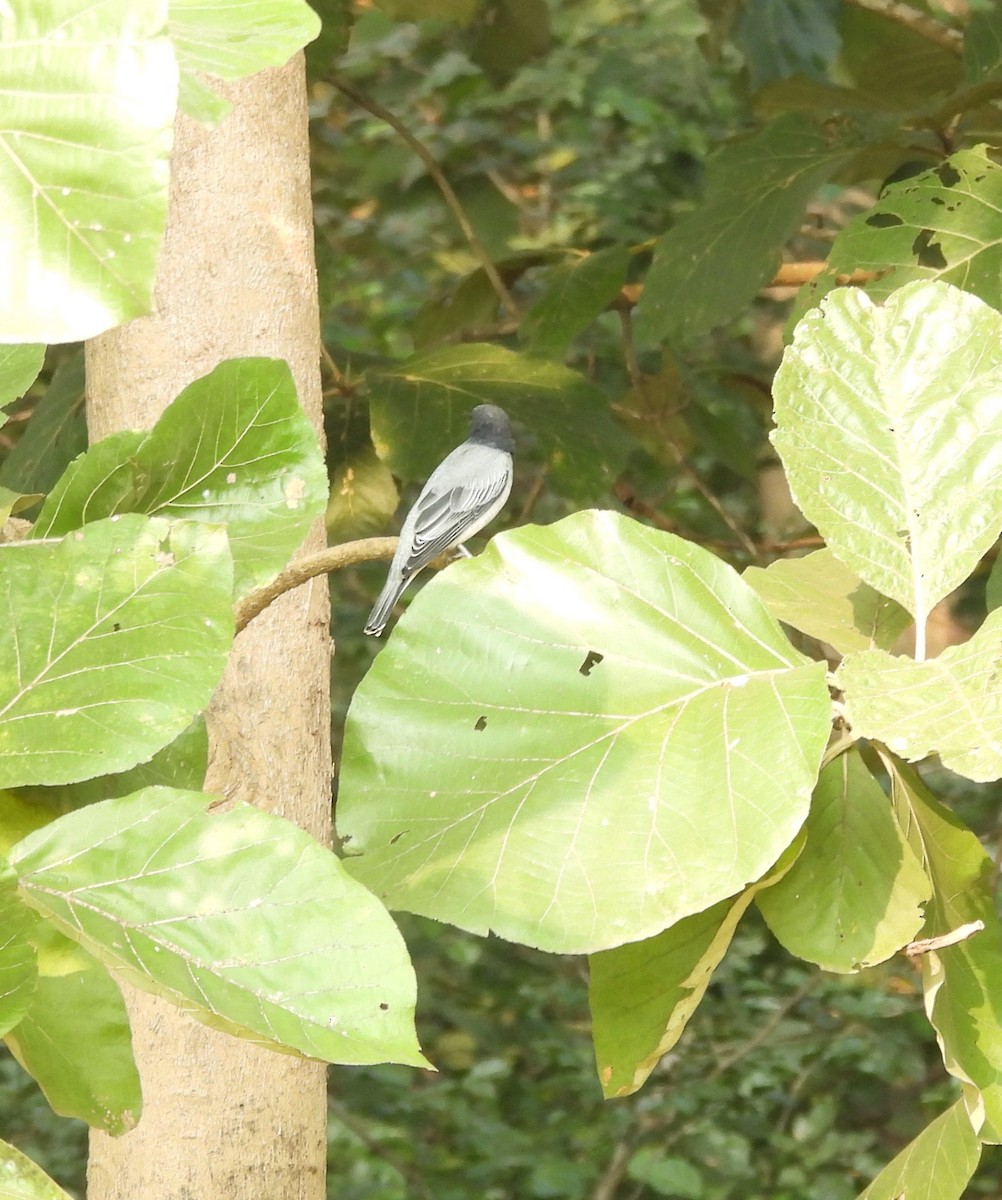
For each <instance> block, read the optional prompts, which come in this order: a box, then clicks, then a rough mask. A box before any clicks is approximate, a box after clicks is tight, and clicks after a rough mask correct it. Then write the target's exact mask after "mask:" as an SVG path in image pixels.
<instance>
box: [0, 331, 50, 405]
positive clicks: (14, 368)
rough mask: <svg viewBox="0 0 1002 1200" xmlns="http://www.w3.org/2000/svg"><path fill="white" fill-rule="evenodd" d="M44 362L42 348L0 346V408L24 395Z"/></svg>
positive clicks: (43, 350)
mask: <svg viewBox="0 0 1002 1200" xmlns="http://www.w3.org/2000/svg"><path fill="white" fill-rule="evenodd" d="M44 361H45V347H44V346H31V345H26V346H25V345H22V346H0V408H6V406H7V405H8V404H10V402H11V401H12V400H17V399H18V398H19V397H21V396H23V395H24V393H25V392H26V391H27V390H28V388H30V387H31V385H32V384H33V383H34V382H35V380H36V379H37V378H38V372H39V371H40V370H41V369H42V363H43V362H44Z"/></svg>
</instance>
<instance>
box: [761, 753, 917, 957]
mask: <svg viewBox="0 0 1002 1200" xmlns="http://www.w3.org/2000/svg"><path fill="white" fill-rule="evenodd" d="M805 829H806V832H807V841H806V844H805V846H804V849H803V852H802V853H801V855H800V857H799V858H798V859H797V861H796V862H795V863H794V864H793V866H792V867H791V869H790V870H789V872H788V873H787V874H786V875H784V876H783V878H782V879H781V880H779V882H778V883H776V884H774V885H773V886H772V887H769V888H767V889H766V890H765V891H763V892H762V893H761V894H760V895H759V897H758V906H759V908H760V909H761V910H762V914H763V916H764V917H765V919H766V921H767V922H768V923H769V928H770V929H771V930H772V932H773V933H774V934H775V935H776V937H777V938H778V940H779V941H780V942H782V944H783V945H784V946H785V947H786V949H787V950H789V952H790V953H791V954H795V955H797V957H798V958H804V959H807V960H808V961H809V962H814V963H817V964H818V965H819V966H821V967H823V968H824V969H825V970H826V971H841V972H845V973H848V972H853V971H858V970H859V968H860V967H868V966H872V965H873V964H874V963H879V962H883V961H884V960H885V959H888V958H890V957H891V955H892V954H896V953H897V952H898V950H900V949H901V947H902V946H904V945H906V944H907V943H908V942H910V941H911V940H912V938H913V937H914V936H915V934H916V933H917V932H918V930H919V929H920V928H921V926H922V922H923V921H924V919H925V915H924V913H923V906H924V904H925V902H926V901H927V900H928V899H929V896H930V895H931V894H932V887H931V885H930V883H929V880H928V878H927V877H926V875H925V872H924V871H923V869H922V864H921V863H920V862H919V860H918V859H917V858H916V856H915V852H914V851H913V850H912V848H911V846H909V844H908V842H907V840H906V839H905V837H904V834H903V833H902V832H901V829H900V827H899V825H898V823H897V821H896V820H895V818H894V815H893V813H892V812H891V807H890V804H889V802H888V800H887V797H886V796H885V795H884V792H883V791H882V790H881V787H880V785H879V784H878V783H877V781H876V780H875V779H874V778H873V776H872V775H871V774H870V772H869V771H868V770H867V769H866V767H865V766H864V765H863V761H862V759H861V758H860V757H859V754H858V753H857V752H856V751H855V750H850V751H849V752H848V753H847V754H843V755H840V756H839V757H838V758H837V759H836V760H835V761H834V762H833V763H829V765H828V766H827V767H826V768H825V769H824V770H823V771H822V772H821V776H820V778H819V779H818V785H817V787H816V788H815V789H814V797H813V799H812V801H811V812H810V815H809V816H808V818H807V824H806V826H805Z"/></svg>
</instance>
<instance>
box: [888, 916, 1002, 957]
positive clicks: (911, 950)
mask: <svg viewBox="0 0 1002 1200" xmlns="http://www.w3.org/2000/svg"><path fill="white" fill-rule="evenodd" d="M984 927H985V923H984V921H969V922H968V923H967V924H966V925H960V926H958V928H956V929H951V930H950V932H949V933H941V934H940V935H939V937H931V938H919V940H918V941H917V942H909V943H908V945H907V946H905V954H907V955H908V957H909V958H916V957H918V955H920V954H928V953H929V952H930V951H931V950H942V949H943V947H944V946H956V945H957V943H958V942H966V941H967V939H968V938H971V937H974V935H975V934H976V933H980V932H981V931H982V929H984Z"/></svg>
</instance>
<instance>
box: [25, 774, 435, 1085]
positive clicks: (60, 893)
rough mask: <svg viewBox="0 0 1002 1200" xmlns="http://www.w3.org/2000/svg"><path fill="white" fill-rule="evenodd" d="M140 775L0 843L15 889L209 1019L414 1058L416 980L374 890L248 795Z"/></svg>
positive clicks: (315, 1050)
mask: <svg viewBox="0 0 1002 1200" xmlns="http://www.w3.org/2000/svg"><path fill="white" fill-rule="evenodd" d="M213 799H214V798H213V797H212V796H208V795H205V794H203V793H201V792H183V791H177V790H174V789H171V788H147V789H145V790H144V791H142V792H137V793H135V794H134V795H132V796H126V797H123V798H121V799H117V800H106V801H103V802H102V803H100V804H92V805H90V806H89V807H88V808H86V809H81V810H79V811H78V812H74V813H70V814H69V815H68V816H65V817H62V818H61V819H60V820H58V821H55V822H53V823H52V824H51V825H46V826H45V828H44V829H40V830H39V831H38V832H37V833H34V834H30V835H29V836H28V837H27V838H25V839H24V841H22V842H20V843H19V844H18V845H17V847H16V848H15V850H14V852H13V855H12V862H13V864H14V867H15V870H16V871H17V872H18V876H19V882H20V888H21V893H22V895H23V896H24V898H25V899H26V900H27V902H28V903H29V904H30V905H31V906H32V907H33V908H36V909H38V911H39V912H41V913H42V914H43V915H44V916H46V917H47V918H48V919H49V920H51V921H53V922H54V923H55V924H56V926H57V927H58V928H59V929H61V930H62V931H63V932H64V933H65V934H66V935H67V936H69V937H71V938H73V939H74V941H77V942H79V943H80V944H81V945H82V946H84V947H85V948H86V949H87V950H89V951H90V952H91V953H92V954H94V955H95V956H96V957H97V958H99V959H100V960H101V961H102V962H103V963H105V964H106V965H107V966H109V967H114V968H115V969H116V970H117V971H118V972H119V973H120V974H121V975H122V977H123V978H125V979H127V980H128V981H129V982H130V983H133V984H134V985H135V986H137V987H140V988H143V989H145V990H146V991H150V992H154V993H156V994H158V995H161V996H164V997H166V998H167V999H168V1000H171V1001H172V1002H173V1003H175V1004H178V1005H180V1006H181V1007H182V1008H184V1009H186V1010H187V1011H189V1012H190V1013H191V1014H192V1015H193V1016H195V1017H196V1018H197V1019H198V1020H200V1021H202V1022H204V1023H205V1024H207V1025H210V1026H213V1027H214V1028H220V1029H225V1030H226V1031H228V1032H230V1033H237V1034H240V1035H242V1036H244V1037H250V1038H252V1039H253V1040H255V1041H259V1042H262V1043H264V1044H266V1045H269V1046H273V1047H274V1046H281V1047H287V1048H290V1049H293V1050H297V1051H299V1052H300V1053H302V1054H306V1055H310V1056H311V1057H315V1058H320V1059H326V1060H329V1061H331V1062H341V1063H373V1062H386V1061H390V1060H392V1061H395V1062H403V1063H410V1064H412V1065H426V1064H425V1063H424V1059H423V1058H422V1057H421V1054H420V1052H419V1050H418V1046H417V1041H416V1036H415V1033H414V1024H413V1022H414V1002H415V994H416V983H415V979H414V972H413V970H412V969H411V965H410V960H409V959H408V957H407V950H406V947H405V946H404V943H403V939H402V938H401V936H400V934H399V933H398V931H397V928H396V926H395V925H394V924H393V922H392V920H391V919H390V917H389V915H388V914H387V912H386V910H385V909H384V908H383V906H382V905H381V904H380V903H379V902H378V901H377V900H376V899H375V898H374V897H373V896H372V895H371V894H370V893H369V892H367V891H366V890H365V888H364V887H362V886H361V884H359V883H357V882H356V881H355V880H354V879H352V878H351V876H349V875H348V873H347V872H346V871H345V870H344V868H343V866H342V864H341V863H340V862H339V861H338V859H336V858H335V857H334V855H333V854H331V853H330V851H328V850H326V849H325V848H324V847H323V846H320V845H319V844H318V843H317V842H315V841H314V840H313V839H312V838H311V837H310V836H309V835H308V834H306V833H305V832H304V831H303V830H301V829H299V828H298V827H297V826H296V825H293V824H292V823H291V822H290V821H285V820H283V819H282V818H280V817H276V816H273V815H271V814H270V813H265V812H262V811H261V810H260V809H257V808H254V807H253V806H251V805H247V804H239V805H237V806H235V807H234V808H231V809H227V810H225V811H215V812H209V811H207V809H208V806H209V805H210V803H212V802H213Z"/></svg>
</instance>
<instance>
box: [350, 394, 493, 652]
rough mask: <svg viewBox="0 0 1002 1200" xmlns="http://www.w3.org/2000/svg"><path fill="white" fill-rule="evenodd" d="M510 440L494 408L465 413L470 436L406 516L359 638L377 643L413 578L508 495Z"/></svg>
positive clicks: (488, 516)
mask: <svg viewBox="0 0 1002 1200" xmlns="http://www.w3.org/2000/svg"><path fill="white" fill-rule="evenodd" d="M514 449H515V442H514V439H513V438H512V433H511V424H510V423H509V421H508V414H507V413H506V412H505V411H504V409H501V408H498V406H497V405H496V404H478V405H477V406H476V407H475V408H474V409H473V411H472V412H471V413H470V436H469V437H468V438H467V439H466V441H465V442H463V444H462V445H461V446H457V447H456V449H455V450H453V451H452V453H451V454H449V455H447V456H446V457H445V458H444V459H443V460H442V462H441V463H439V465H438V466H437V467H436V468H435V470H434V471H433V472H432V474H431V476H430V477H429V479H428V482H427V483H426V484H425V485H424V487H423V488H422V489H421V493H420V495H419V496H418V498H417V500H415V502H414V507H413V508H412V509H411V510H410V512H409V513H408V514H407V517H406V519H405V520H404V524H403V528H402V529H401V530H400V540H399V541H398V542H397V548H396V551H395V552H394V555H393V561H392V562H391V563H390V570H389V573H388V574H387V576H386V583H385V584H384V586H383V590H382V591H381V592H380V593H379V599H378V600H377V601H376V603H375V604H374V605H373V608H372V612H371V613H369V619H368V621H366V623H365V632H366V633H367V634H371V635H372V636H373V637H379V635H380V634H381V633H382V632H383V629H384V628H385V626H386V622H387V621H388V620H389V617H390V613H391V611H392V610H393V606H394V605H395V604H396V602H397V600H399V598H400V594H401V593H402V592H403V590H404V588H406V587H407V585H408V584H409V583H410V581H411V580H412V579H413V578H414V576H415V575H416V574H417V573H418V572H419V571H420V570H421V569H422V568H423V567H426V566H427V565H428V564H429V563H430V562H431V561H432V560H433V559H435V558H437V557H438V556H439V555H440V554H442V553H443V552H444V551H446V550H451V549H452V548H453V547H456V546H458V547H459V549H460V551H461V552H462V553H463V554H468V553H469V552H468V551H467V550H466V548H465V547H464V546H463V544H462V543H463V542H464V541H465V540H466V539H467V538H468V537H472V536H473V534H475V533H477V532H479V531H480V530H481V529H483V527H484V526H485V525H487V524H489V523H490V522H491V521H493V520H494V518H495V517H496V516H497V515H498V513H499V512H500V511H501V509H502V508H503V507H504V504H505V501H506V500H507V499H508V495H509V493H510V492H511V480H512V453H513V452H514Z"/></svg>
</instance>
